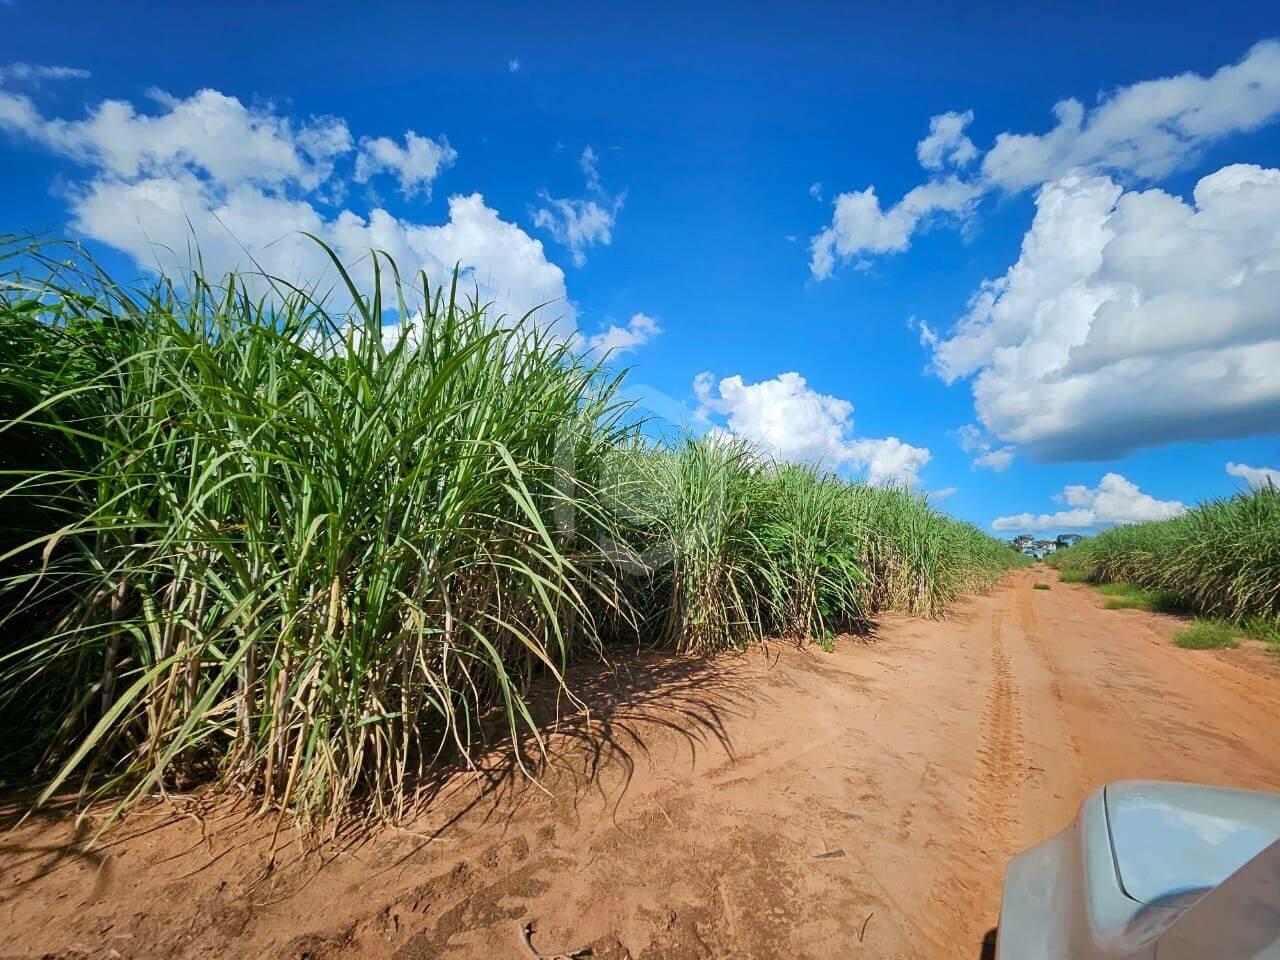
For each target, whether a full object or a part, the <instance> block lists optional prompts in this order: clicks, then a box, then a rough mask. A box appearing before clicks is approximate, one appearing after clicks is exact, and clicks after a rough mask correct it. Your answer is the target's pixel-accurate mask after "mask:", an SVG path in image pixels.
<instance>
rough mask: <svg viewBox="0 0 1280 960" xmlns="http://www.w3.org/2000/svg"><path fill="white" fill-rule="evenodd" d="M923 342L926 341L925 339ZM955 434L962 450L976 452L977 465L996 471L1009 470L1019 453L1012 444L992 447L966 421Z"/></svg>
mask: <svg viewBox="0 0 1280 960" xmlns="http://www.w3.org/2000/svg"><path fill="white" fill-rule="evenodd" d="M921 342H922V343H923V342H924V341H923V339H922V340H921ZM954 436H955V438H956V441H957V442H958V443H959V444H960V449H961V450H964V451H965V452H966V453H973V454H976V456H975V457H974V458H973V465H974V466H975V467H987V468H988V469H990V470H993V471H994V472H996V473H1003V472H1004V471H1005V470H1008V469H1009V466H1010V465H1011V464H1012V463H1013V460H1014V456H1015V454H1016V453H1017V451H1016V450H1015V449H1014V448H1013V447H1011V446H1010V447H999V448H996V447H992V445H991V441H990V440H988V439H987V438H986V436H985V435H984V434H983V432H982V429H981V428H980V427H978V426H977V425H976V424H972V423H966V424H965V425H964V426H963V427H961V428H960V429H959V430H957V431H956V432H955V434H954Z"/></svg>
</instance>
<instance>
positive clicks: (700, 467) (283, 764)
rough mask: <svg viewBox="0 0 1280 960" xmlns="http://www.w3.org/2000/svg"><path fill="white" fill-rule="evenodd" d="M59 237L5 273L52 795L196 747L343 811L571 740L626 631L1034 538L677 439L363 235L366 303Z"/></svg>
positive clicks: (554, 348) (980, 559) (808, 617)
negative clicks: (541, 696) (477, 758)
mask: <svg viewBox="0 0 1280 960" xmlns="http://www.w3.org/2000/svg"><path fill="white" fill-rule="evenodd" d="M0 256H2V255H0ZM24 268H25V270H26V274H34V275H35V276H36V277H38V279H37V280H34V281H33V280H32V279H30V277H29V276H28V275H25V274H24V275H19V274H17V273H16V272H14V273H10V274H9V275H8V276H7V277H6V278H4V279H3V280H2V281H0V451H2V452H0V457H3V461H2V462H0V470H2V471H3V473H2V474H0V476H3V481H2V482H0V511H3V519H4V522H5V526H4V537H5V540H4V541H3V542H2V543H0V644H2V645H0V711H3V714H2V715H0V720H3V721H4V726H5V727H6V728H7V729H10V730H23V731H24V735H23V739H24V740H25V743H26V745H27V747H28V748H29V749H30V750H34V751H36V752H37V753H38V755H39V756H41V757H43V763H44V764H45V765H46V766H45V767H44V770H45V776H46V784H47V788H46V790H45V794H44V796H45V797H48V796H50V795H52V794H53V793H54V792H55V791H58V790H60V789H63V788H64V787H66V786H69V785H79V786H80V787H81V789H82V790H83V791H86V793H85V796H86V797H87V798H90V799H91V798H92V797H94V796H97V795H99V794H102V793H111V794H112V795H114V796H117V797H118V798H120V807H118V808H117V809H120V808H123V806H125V805H127V804H128V803H129V802H131V801H133V800H136V799H137V798H139V797H141V796H143V795H145V794H147V793H149V792H151V791H153V790H155V789H157V788H162V787H165V786H169V785H172V784H175V783H179V782H188V781H190V780H193V779H196V780H203V781H206V782H212V783H213V784H215V785H216V786H218V787H220V788H223V789H227V790H233V791H237V792H239V793H241V794H247V795H249V796H252V797H254V798H255V800H256V801H257V802H258V803H260V804H261V805H262V806H263V807H264V808H269V809H276V810H280V811H282V812H287V813H289V814H291V815H292V816H294V817H295V818H297V820H298V821H299V822H300V823H301V824H302V825H304V826H310V827H311V828H313V829H315V830H321V831H331V830H333V829H336V827H337V825H338V824H339V822H340V821H341V819H342V818H343V817H344V816H346V815H347V814H349V813H351V812H361V813H365V814H370V815H373V816H375V817H381V818H389V819H394V818H397V817H399V816H400V815H401V814H402V812H403V806H404V804H405V803H406V802H408V800H409V799H411V798H412V796H413V794H414V790H415V787H416V785H417V784H418V783H420V782H421V778H422V776H423V775H424V773H425V772H426V771H427V770H429V769H430V768H431V766H432V765H433V764H434V763H435V762H436V761H437V760H438V759H439V758H441V757H448V758H449V759H450V760H451V761H461V762H463V763H466V762H469V761H470V759H471V758H472V757H474V755H475V753H476V751H477V750H478V749H480V748H481V747H482V746H483V744H484V743H485V742H486V737H487V736H490V734H489V731H494V732H497V733H500V734H502V735H508V736H519V735H527V736H530V737H532V738H533V739H534V740H535V741H536V740H537V738H538V736H539V732H538V726H537V724H536V723H535V721H534V717H533V710H532V708H531V706H530V704H529V703H528V701H527V698H528V693H529V690H530V688H531V683H532V681H533V680H534V679H535V678H538V677H541V678H543V679H544V681H546V682H548V683H549V685H550V686H551V687H553V688H555V689H557V690H558V691H559V692H560V693H561V694H562V695H563V696H565V697H567V698H568V699H569V701H570V702H574V703H576V702H577V701H576V700H574V699H573V693H572V691H571V690H569V688H568V686H567V684H566V681H565V679H564V671H565V669H566V668H567V667H568V666H569V665H570V664H572V663H573V662H574V661H575V660H578V659H582V658H589V657H598V656H601V655H602V654H603V653H604V651H605V648H606V645H607V644H609V643H616V642H622V641H627V642H633V643H634V642H640V643H650V644H654V645H660V646H665V647H668V648H671V649H674V650H677V651H682V652H685V651H688V652H699V653H701V652H707V651H713V650H718V649H722V648H725V647H740V646H742V645H744V644H747V643H750V642H753V641H758V640H760V639H761V638H763V637H765V636H767V635H787V636H793V637H797V638H815V639H817V640H819V641H820V642H823V643H824V644H829V643H830V638H831V637H832V636H833V635H835V634H836V633H838V632H840V631H842V630H848V629H856V628H858V627H859V626H860V625H861V624H863V623H864V622H865V621H866V620H867V618H869V617H870V616H872V615H873V614H874V613H875V612H876V611H880V610H886V609H894V610H901V611H904V612H907V613H915V614H921V615H925V616H936V615H938V614H939V613H940V612H941V611H942V610H943V608H944V607H945V606H946V604H948V603H950V602H951V601H952V600H954V599H955V598H956V597H958V596H961V595H962V594H964V593H967V592H970V591H974V590H981V589H986V588H988V587H990V586H991V585H992V584H994V583H995V582H996V581H997V580H998V579H999V577H1000V576H1001V575H1002V573H1003V572H1004V571H1005V570H1007V569H1008V568H1009V567H1011V566H1014V565H1019V564H1023V563H1025V560H1024V558H1022V557H1021V556H1019V555H1018V554H1015V553H1013V552H1012V551H1010V550H1008V549H1007V548H1006V547H1005V546H1004V545H1003V544H1001V543H999V542H998V541H995V540H993V539H992V538H990V537H987V536H985V535H984V534H983V533H982V532H981V531H980V530H978V529H977V528H975V527H973V526H971V525H969V524H964V523H960V522H957V521H955V520H952V519H951V518H948V517H946V516H944V515H942V514H940V513H938V512H937V511H936V510H934V509H933V508H932V507H930V506H929V504H928V503H927V501H926V500H925V498H924V497H922V496H920V495H918V494H915V493H913V492H910V491H908V490H904V489H892V488H883V487H872V486H867V485H865V484H861V483H850V482H847V481H844V480H842V479H840V478H837V477H834V476H830V475H825V474H822V473H820V472H818V471H816V470H813V469H810V468H805V467H795V466H786V465H779V464H775V463H773V462H771V461H770V460H769V459H768V458H766V457H763V456H761V455H759V453H758V452H756V451H753V450H751V449H750V448H748V447H746V446H744V445H741V444H738V443H735V442H725V441H723V440H721V439H703V440H699V441H695V440H682V441H680V442H678V443H675V444H668V445H660V446H655V445H652V444H647V443H644V442H642V441H641V440H640V438H639V437H638V436H637V434H636V431H635V428H634V426H632V425H631V421H630V419H629V417H628V411H627V408H626V405H625V404H623V403H621V402H620V401H619V394H618V387H619V381H618V380H617V379H616V378H614V377H612V376H610V375H608V374H606V373H605V371H603V370H602V369H601V368H600V367H598V366H597V365H596V364H595V363H594V362H592V361H590V360H588V359H586V358H585V357H583V356H581V355H580V354H579V353H577V352H576V351H575V349H574V348H573V346H572V345H571V344H568V343H566V342H564V341H563V340H562V339H557V338H556V337H554V336H552V335H551V334H550V333H549V332H547V331H546V330H545V329H543V328H542V327H541V326H540V325H539V324H538V323H537V322H536V318H530V317H526V318H519V319H511V318H498V317H494V316H492V315H491V314H490V312H489V311H488V310H487V309H486V308H485V305H484V304H481V303H476V302H474V301H472V300H468V299H466V298H465V297H462V296H460V295H459V294H458V292H457V290H456V281H455V284H454V286H453V287H451V288H448V289H442V288H432V287H431V286H430V284H429V282H428V278H426V277H419V278H417V279H416V282H415V284H414V286H415V287H416V289H417V290H418V291H419V292H418V293H417V294H414V293H413V292H412V290H411V286H410V285H408V284H402V283H401V280H400V278H399V275H398V274H397V273H396V271H395V268H394V264H392V263H390V261H389V260H387V259H386V258H385V257H382V256H374V257H373V258H372V260H371V264H370V267H369V269H371V270H372V271H373V272H374V279H373V286H372V287H371V289H373V290H375V291H377V292H376V293H375V294H374V296H373V297H371V298H370V297H362V296H361V295H360V294H359V293H358V291H357V287H356V284H355V282H354V281H353V280H352V278H351V277H350V276H349V275H348V273H347V271H346V270H345V269H344V267H343V265H342V264H340V263H338V262H337V260H336V258H335V259H334V268H335V271H336V276H337V278H338V280H339V283H340V285H341V286H342V287H343V288H345V290H346V296H347V297H348V298H349V302H351V303H353V304H354V306H353V307H352V309H351V310H350V311H349V312H346V313H336V312H334V311H331V310H329V309H326V307H325V306H324V304H323V303H322V302H321V300H320V298H318V297H314V296H312V295H311V293H310V292H309V291H306V290H299V289H297V288H294V287H291V286H288V285H286V284H283V283H280V282H273V281H270V280H268V279H264V278H261V277H236V276H231V277H228V278H226V279H225V280H223V281H222V282H221V283H219V284H217V285H214V284H211V283H207V282H205V281H204V280H203V279H201V278H200V277H198V276H192V277H189V278H184V281H183V282H182V284H180V285H179V284H177V283H171V282H169V281H168V280H162V281H161V282H159V283H157V284H156V285H155V286H154V287H152V288H149V289H145V290H133V289H123V288H120V287H118V286H116V285H114V284H113V283H112V282H111V281H110V280H109V279H107V278H105V277H102V276H100V275H98V274H94V273H88V274H81V273H76V272H74V271H72V270H71V269H70V268H68V267H65V266H64V265H63V264H62V263H60V262H58V261H55V260H52V259H45V258H44V255H43V253H42V252H41V251H39V250H36V251H29V252H27V253H26V254H25V260H24ZM384 293H385V294H386V297H385V300H384V296H383V295H384ZM15 358H20V361H21V362H14V360H15ZM22 759H23V760H26V759H27V756H26V755H24V756H23V757H22Z"/></svg>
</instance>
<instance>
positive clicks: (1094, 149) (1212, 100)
mask: <svg viewBox="0 0 1280 960" xmlns="http://www.w3.org/2000/svg"><path fill="white" fill-rule="evenodd" d="M1053 115H1054V118H1055V119H1056V120H1057V123H1056V124H1055V125H1054V127H1053V129H1052V130H1050V131H1049V132H1048V133H1045V134H1015V133H1002V134H1000V135H998V136H997V137H996V141H995V145H994V146H993V147H992V148H991V149H990V150H989V151H988V152H987V155H986V156H985V157H983V158H982V173H983V176H984V177H985V178H986V179H988V180H989V181H991V182H992V183H993V184H996V185H998V186H999V187H1000V188H1002V189H1004V190H1010V191H1014V190H1025V189H1027V188H1028V187H1034V186H1036V185H1038V184H1040V183H1044V182H1045V181H1047V180H1055V179H1057V178H1058V177H1061V176H1064V175H1065V174H1067V173H1069V172H1070V171H1072V170H1077V169H1088V170H1096V171H1109V172H1112V173H1117V174H1131V175H1133V176H1135V177H1138V178H1140V179H1143V180H1156V179H1159V178H1160V177H1164V176H1166V175H1168V174H1169V173H1172V172H1173V171H1174V170H1176V169H1178V168H1179V167H1180V166H1182V165H1183V164H1185V163H1186V162H1187V161H1188V160H1189V159H1191V158H1193V157H1194V156H1195V155H1196V154H1197V153H1198V152H1199V151H1200V150H1201V149H1202V148H1203V147H1204V146H1206V145H1207V144H1209V143H1211V142H1213V141H1214V140H1217V139H1219V138H1221V137H1224V136H1226V135H1228V134H1231V133H1236V132H1239V131H1246V130H1255V129H1257V128H1258V127H1260V126H1262V125H1264V124H1266V123H1269V122H1271V121H1272V120H1274V119H1276V117H1277V115H1280V42H1277V41H1275V40H1267V41H1264V42H1262V43H1259V44H1257V45H1256V46H1254V47H1253V48H1252V49H1251V50H1249V52H1248V53H1247V54H1245V56H1244V57H1243V58H1242V59H1241V60H1240V61H1239V62H1238V63H1233V64H1229V65H1227V66H1225V67H1221V68H1220V69H1218V70H1217V71H1216V72H1215V73H1213V74H1212V75H1211V76H1208V77H1202V76H1199V75H1198V74H1194V73H1182V74H1179V75H1177V76H1173V77H1166V78H1163V79H1160V80H1148V81H1145V82H1142V83H1135V84H1133V85H1132V86H1129V87H1121V88H1120V89H1119V90H1116V91H1115V92H1114V93H1112V94H1111V95H1110V96H1107V97H1104V98H1102V100H1101V101H1100V102H1099V103H1098V105H1097V106H1095V107H1094V108H1092V109H1086V108H1085V106H1084V105H1083V104H1082V103H1080V101H1079V100H1075V99H1068V100H1062V101H1059V102H1058V103H1057V104H1056V105H1055V106H1054V108H1053Z"/></svg>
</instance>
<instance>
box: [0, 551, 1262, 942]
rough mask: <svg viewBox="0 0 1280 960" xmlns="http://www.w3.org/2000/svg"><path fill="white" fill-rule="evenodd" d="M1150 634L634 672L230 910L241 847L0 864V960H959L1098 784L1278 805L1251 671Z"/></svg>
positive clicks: (1029, 634)
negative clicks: (516, 756) (590, 955)
mask: <svg viewBox="0 0 1280 960" xmlns="http://www.w3.org/2000/svg"><path fill="white" fill-rule="evenodd" d="M1037 578H1038V579H1041V580H1045V579H1048V580H1049V582H1050V589H1049V590H1033V589H1032V584H1033V582H1034V581H1035V580H1036V579H1037ZM1177 626H1178V624H1177V622H1176V621H1174V620H1173V619H1171V618H1168V617H1160V616H1155V615H1152V614H1146V613H1142V612H1138V611H1110V610H1105V609H1103V607H1102V603H1101V601H1100V598H1099V597H1098V595H1097V594H1096V592H1095V591H1093V590H1091V589H1089V588H1087V587H1083V586H1075V585H1068V584H1062V583H1059V582H1057V580H1056V577H1054V575H1052V574H1050V575H1048V576H1046V574H1045V573H1044V572H1037V573H1035V574H1033V573H1031V572H1026V573H1018V574H1014V575H1012V576H1011V577H1009V579H1008V580H1007V581H1006V583H1005V584H1004V585H1003V586H1002V587H1000V588H999V589H998V590H996V591H995V592H994V593H992V594H991V595H989V596H985V597H978V598H975V599H972V600H970V601H967V602H965V603H963V604H959V605H957V606H956V607H955V608H954V609H953V610H951V611H950V612H949V614H948V617H947V618H946V619H945V620H941V621H921V620H911V619H904V618H892V619H888V620H886V621H885V622H884V623H882V624H881V625H880V630H879V633H878V636H877V637H876V638H875V639H874V640H873V641H871V642H866V641H860V640H848V641H844V642H841V643H840V644H838V645H837V647H836V649H835V651H834V652H832V653H829V654H828V653H822V652H820V651H818V650H816V649H815V648H805V649H799V648H796V647H794V646H788V645H782V644H779V645H773V646H771V647H770V649H769V651H768V655H767V656H766V655H761V654H760V652H759V651H752V652H749V653H746V654H741V655H725V656H720V657H716V658H712V659H709V660H701V661H697V660H682V659H679V658H673V657H666V656H657V655H651V656H648V657H643V658H640V659H638V660H637V661H636V662H635V663H634V664H633V665H632V666H631V669H630V675H629V677H619V678H579V682H583V683H585V682H594V683H597V684H599V685H601V686H603V685H605V684H608V685H609V687H608V689H609V690H610V691H611V694H610V697H611V701H612V703H613V706H611V707H610V708H609V709H608V710H607V711H603V710H602V711H595V712H593V716H592V724H591V726H590V727H587V726H581V727H580V728H578V729H575V730H569V729H562V730H561V731H560V733H558V734H553V735H552V736H551V737H550V739H549V747H550V750H551V751H552V756H553V759H554V763H553V765H552V766H551V768H550V769H549V770H548V772H547V773H546V775H545V776H544V778H543V781H542V784H541V788H538V787H535V786H533V785H531V784H529V783H527V782H525V781H522V780H520V779H519V778H515V777H513V778H509V779H506V780H503V781H501V785H500V789H494V790H490V791H486V792H480V791H478V789H477V786H476V781H475V780H474V779H471V778H462V777H460V778H458V779H457V780H456V782H451V783H450V784H448V785H447V786H446V788H445V789H444V791H443V792H442V793H441V795H440V797H439V799H438V802H437V804H436V805H435V806H434V807H433V809H432V811H431V813H430V814H429V815H427V816H424V817H423V818H422V819H421V821H420V822H416V823H413V824H409V825H406V827H405V829H403V830H401V831H399V832H396V833H393V834H388V835H387V836H384V837H381V838H379V839H376V840H373V841H370V842H369V843H366V844H364V845H362V846H360V847H358V848H353V849H351V850H346V851H341V852H340V853H337V854H336V855H334V856H332V857H331V858H330V859H329V861H328V862H327V863H326V864H325V866H324V867H323V869H317V868H316V866H315V865H314V864H307V863H305V862H293V865H292V866H286V867H284V868H282V869H280V870H279V871H278V872H277V873H276V874H275V875H273V877H272V878H271V880H270V881H269V882H267V883H266V884H260V885H258V886H257V887H252V886H251V883H250V879H249V878H252V879H256V878H258V877H259V876H261V870H260V867H261V863H262V862H263V861H264V858H265V846H264V840H265V838H264V836H261V835H259V834H255V833H253V831H251V830H249V829H247V828H246V829H241V830H238V831H237V830H236V829H233V828H232V827H226V828H223V829H221V830H215V831H214V832H212V833H211V834H210V836H209V838H208V840H207V841H205V840H204V839H203V838H202V837H201V833H200V830H199V828H198V827H197V826H196V825H195V824H194V823H193V822H192V821H190V820H189V819H176V820H171V821H169V822H167V823H164V824H163V825H161V826H156V825H155V823H154V822H153V821H150V820H148V821H141V820H140V821H139V824H138V827H137V829H136V830H135V831H134V832H135V833H136V836H135V837H134V838H133V839H131V840H120V841H118V842H117V844H116V845H115V846H113V847H111V848H110V854H111V856H110V864H111V869H110V870H109V871H108V875H109V881H108V882H105V883H102V884H100V891H101V892H100V895H96V899H95V896H94V895H90V894H89V893H87V891H91V890H93V889H94V887H93V881H94V878H96V877H98V875H99V874H98V873H97V872H96V869H95V867H94V866H93V865H91V864H88V863H78V862H76V861H74V860H67V861H64V862H62V863H61V865H60V866H58V868H57V869H52V870H50V871H47V872H45V873H44V874H42V875H41V874H39V870H38V867H39V865H40V863H42V861H40V860H39V859H38V858H36V859H32V858H31V857H28V858H27V859H26V860H22V861H21V863H25V864H28V865H26V866H23V865H21V864H20V863H19V860H20V858H18V857H17V856H16V855H15V854H14V853H13V852H12V851H13V850H14V849H16V848H15V847H12V846H10V847H6V848H4V849H3V850H2V851H0V857H3V858H4V860H5V865H6V866H8V865H9V864H10V863H14V864H18V865H17V866H16V867H14V868H13V869H7V870H6V871H5V872H4V874H3V877H2V878H0V897H2V898H3V902H2V903H0V917H3V920H2V921H0V955H4V956H10V955H12V956H15V957H38V956H42V955H44V954H48V953H52V954H54V955H57V954H58V952H59V951H64V952H65V951H71V950H75V949H79V945H83V944H85V943H94V944H100V945H101V951H102V955H103V956H107V955H112V954H110V953H109V952H110V951H115V954H118V955H119V956H121V957H134V956H137V957H141V956H151V955H157V954H161V953H163V954H164V955H166V956H172V957H175V958H195V957H197V956H202V955H207V953H208V951H209V950H211V949H215V950H216V951H217V952H219V953H220V954H222V955H224V956H244V957H254V958H259V957H268V958H281V960H283V958H289V960H297V958H299V957H302V956H311V957H353V958H354V957H360V958H379V960H383V958H385V960H390V958H393V957H396V958H401V960H413V958H425V957H436V956H449V957H451V958H470V957H477V958H480V957H483V958H486V960H488V958H499V960H501V958H525V957H527V956H528V951H527V949H526V948H525V946H524V943H523V940H522V936H523V933H522V931H523V929H524V924H526V923H532V924H533V926H534V929H535V931H536V939H535V941H534V942H535V944H537V945H539V946H540V947H541V946H542V945H548V946H557V945H566V944H571V945H573V946H575V947H576V946H590V947H591V948H592V950H593V951H594V955H595V956H596V957H599V958H605V960H673V958H679V960H702V958H708V960H709V958H720V957H729V956H732V957H735V958H738V957H745V958H757V957H758V958H761V960H765V958H768V960H773V958H776V957H780V956H785V957H794V958H828V957H837V956H838V957H845V956H850V957H866V958H876V960H889V958H926V960H929V958H938V960H942V958H946V960H956V958H960V960H977V958H979V957H980V956H981V955H982V950H983V939H984V935H985V934H987V932H988V931H990V930H991V928H992V927H994V926H995V923H996V920H997V915H998V909H999V902H1000V887H1001V880H1002V875H1003V870H1004V866H1005V864H1006V863H1007V861H1008V858H1009V857H1010V856H1012V855H1013V854H1014V853H1016V852H1018V851H1019V850H1021V849H1024V848H1025V847H1027V846H1029V845H1031V844H1033V843H1037V842H1039V841H1041V840H1043V839H1045V838H1046V837H1048V836H1049V835H1051V834H1052V833H1054V832H1056V831H1057V830H1059V829H1061V828H1062V827H1063V826H1065V825H1066V824H1067V823H1068V822H1069V821H1070V819H1071V818H1072V817H1073V816H1074V814H1075V811H1076V810H1077V808H1078V807H1079V805H1080V802H1081V801H1082V800H1083V799H1084V797H1085V796H1086V795H1087V794H1088V793H1089V792H1090V791H1092V790H1094V789H1096V788H1097V787H1098V786H1100V785H1101V784H1103V783H1105V782H1107V781H1111V780H1117V779H1128V778H1154V779H1179V780H1192V781H1199V782H1206V783H1217V784H1224V785H1230V786H1238V787H1247V788H1254V789H1264V790H1275V791H1280V751H1277V750H1276V749H1275V747H1274V737H1273V735H1272V731H1274V730H1275V729H1276V722H1277V721H1278V720H1280V670H1277V671H1276V673H1275V674H1274V675H1273V674H1268V673H1267V672H1266V670H1265V669H1262V670H1260V669H1257V666H1258V663H1261V661H1257V662H1255V661H1252V660H1249V659H1248V658H1247V657H1246V656H1245V651H1228V652H1212V651H1186V650H1181V649H1178V648H1177V647H1175V646H1173V645H1172V644H1171V643H1170V642H1169V638H1170V636H1171V635H1172V633H1173V632H1174V630H1175V629H1176V628H1177ZM60 831H62V832H60ZM259 832H260V833H262V834H265V833H268V832H269V831H259ZM64 833H65V828H64V827H63V826H53V825H48V824H40V823H28V824H26V825H24V826H23V827H22V828H21V830H20V831H19V832H18V833H17V834H15V835H14V837H13V840H12V843H14V844H17V843H20V844H22V845H23V846H24V847H25V848H26V849H39V848H43V847H47V846H56V845H57V844H58V842H59V841H60V838H61V837H62V836H63V834H64ZM280 862H282V863H285V864H286V865H288V864H290V863H291V861H290V860H289V859H288V858H281V861H280ZM144 945H145V949H144Z"/></svg>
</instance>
